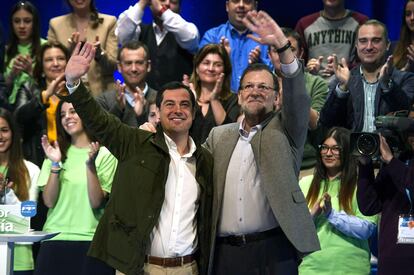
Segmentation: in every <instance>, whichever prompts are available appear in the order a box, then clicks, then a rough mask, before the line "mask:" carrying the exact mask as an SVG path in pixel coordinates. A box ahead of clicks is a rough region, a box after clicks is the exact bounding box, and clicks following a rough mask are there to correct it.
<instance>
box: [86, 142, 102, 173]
mask: <svg viewBox="0 0 414 275" xmlns="http://www.w3.org/2000/svg"><path fill="white" fill-rule="evenodd" d="M100 147H101V146H100V145H99V142H97V141H96V142H91V143H89V152H88V156H89V158H88V160H87V161H86V166H88V167H95V160H96V157H97V156H98V153H99V148H100Z"/></svg>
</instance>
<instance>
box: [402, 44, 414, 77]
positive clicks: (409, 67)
mask: <svg viewBox="0 0 414 275" xmlns="http://www.w3.org/2000/svg"><path fill="white" fill-rule="evenodd" d="M403 70H404V71H407V72H414V44H410V45H409V46H408V47H407V63H406V64H405V66H404V68H403Z"/></svg>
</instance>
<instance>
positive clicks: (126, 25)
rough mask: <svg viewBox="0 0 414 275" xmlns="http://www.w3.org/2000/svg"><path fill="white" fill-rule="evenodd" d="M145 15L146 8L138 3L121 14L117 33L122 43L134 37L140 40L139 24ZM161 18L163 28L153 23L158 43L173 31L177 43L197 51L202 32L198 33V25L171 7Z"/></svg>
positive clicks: (191, 50) (189, 49) (190, 50)
mask: <svg viewBox="0 0 414 275" xmlns="http://www.w3.org/2000/svg"><path fill="white" fill-rule="evenodd" d="M143 15H144V10H142V9H141V8H140V6H139V5H138V3H137V4H135V5H134V6H130V7H129V9H127V10H126V11H124V12H123V13H121V14H120V15H119V18H118V21H117V24H116V25H117V26H116V29H115V34H116V35H117V36H118V40H119V42H120V43H121V44H124V43H125V42H127V41H130V40H133V39H135V40H138V38H139V35H140V33H141V27H140V25H139V24H140V23H141V21H142V16H143ZM160 19H161V21H162V25H163V28H162V30H161V29H160V28H159V27H158V26H157V25H156V24H155V23H153V27H154V33H155V38H156V40H157V45H160V44H161V42H162V40H163V39H164V37H165V35H166V34H167V33H168V32H171V33H172V34H173V35H174V37H175V40H176V41H177V43H178V44H179V45H180V46H181V47H182V48H183V49H186V50H188V51H189V52H192V53H193V52H195V51H197V48H198V43H199V40H200V34H199V33H198V29H197V27H196V25H194V24H193V23H190V22H187V21H185V20H184V19H183V18H182V17H181V15H179V14H177V13H175V12H173V11H171V10H170V9H168V10H166V11H165V12H164V13H163V14H162V15H161V17H160Z"/></svg>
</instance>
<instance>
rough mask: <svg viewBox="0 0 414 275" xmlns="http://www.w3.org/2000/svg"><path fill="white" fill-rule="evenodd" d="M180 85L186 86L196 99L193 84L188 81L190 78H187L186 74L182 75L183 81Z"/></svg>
mask: <svg viewBox="0 0 414 275" xmlns="http://www.w3.org/2000/svg"><path fill="white" fill-rule="evenodd" d="M182 83H183V84H184V85H185V86H188V87H189V88H190V90H191V91H192V92H193V94H194V97H195V98H196V99H197V93H196V91H195V89H194V84H193V83H192V82H191V81H190V77H189V76H188V75H186V74H183V81H182Z"/></svg>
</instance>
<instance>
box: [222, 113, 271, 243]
mask: <svg viewBox="0 0 414 275" xmlns="http://www.w3.org/2000/svg"><path fill="white" fill-rule="evenodd" d="M243 124H244V120H243V121H242V122H241V123H240V129H239V134H240V137H239V140H238V142H237V144H236V147H235V148H234V151H233V154H232V156H231V158H230V162H229V167H228V168H227V174H226V183H225V187H224V197H223V207H222V209H221V219H220V222H219V230H218V232H219V233H218V235H219V236H228V235H240V234H249V233H253V232H263V231H266V230H269V229H272V228H275V227H277V226H278V223H277V221H276V219H275V216H274V215H273V212H272V209H271V208H270V205H269V202H268V200H267V198H266V195H265V193H264V190H263V187H262V181H261V178H260V173H259V170H258V167H257V165H256V161H255V159H254V155H253V150H252V146H251V144H250V141H251V140H252V138H253V137H254V135H255V134H256V133H257V131H259V130H260V129H261V127H262V126H261V125H256V126H255V127H252V128H251V130H250V132H246V131H245V130H244V129H243V127H242V125H243Z"/></svg>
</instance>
